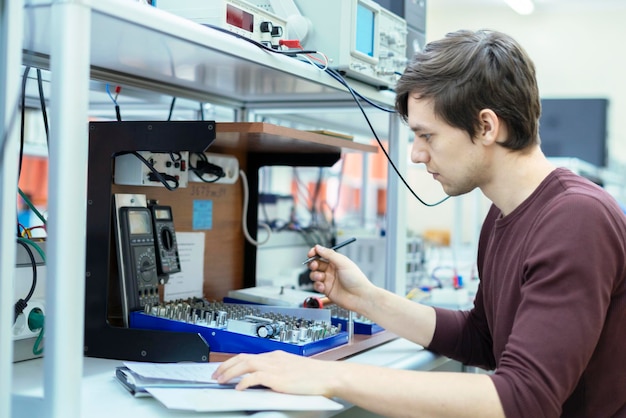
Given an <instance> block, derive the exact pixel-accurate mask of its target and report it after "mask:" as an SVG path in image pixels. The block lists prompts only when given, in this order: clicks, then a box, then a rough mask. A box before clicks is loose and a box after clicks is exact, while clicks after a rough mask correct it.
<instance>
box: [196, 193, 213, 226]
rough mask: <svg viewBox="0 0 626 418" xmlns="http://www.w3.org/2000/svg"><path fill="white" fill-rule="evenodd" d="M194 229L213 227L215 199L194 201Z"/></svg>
mask: <svg viewBox="0 0 626 418" xmlns="http://www.w3.org/2000/svg"><path fill="white" fill-rule="evenodd" d="M191 224H192V228H193V230H194V231H195V230H200V229H213V201H212V200H194V201H193V216H192V222H191Z"/></svg>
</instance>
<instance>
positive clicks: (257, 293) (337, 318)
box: [224, 286, 384, 335]
mask: <svg viewBox="0 0 626 418" xmlns="http://www.w3.org/2000/svg"><path fill="white" fill-rule="evenodd" d="M321 296H323V295H320V294H319V293H314V292H308V291H302V290H294V289H288V288H283V287H280V288H279V287H271V286H260V287H251V288H247V289H240V290H231V291H229V292H228V296H227V297H225V298H224V302H229V303H240V304H241V303H245V304H252V305H255V306H265V305H272V304H273V305H281V306H292V307H296V306H303V303H304V300H305V299H306V298H308V297H313V298H319V297H321ZM319 310H328V311H330V316H331V324H333V325H335V326H337V327H341V329H344V330H347V329H348V320H349V313H350V312H349V311H348V310H346V309H343V308H341V307H339V306H338V305H336V304H334V303H330V304H327V305H324V307H323V309H319ZM352 315H353V332H354V333H355V334H361V335H372V334H376V333H377V332H381V331H384V328H383V327H381V326H380V325H378V324H376V323H374V322H372V321H371V320H369V319H368V318H366V317H364V316H362V315H358V314H356V313H354V312H353V313H352Z"/></svg>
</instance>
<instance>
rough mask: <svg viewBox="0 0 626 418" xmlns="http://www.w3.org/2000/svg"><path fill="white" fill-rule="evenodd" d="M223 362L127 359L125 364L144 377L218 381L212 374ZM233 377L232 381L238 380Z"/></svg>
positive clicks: (197, 381)
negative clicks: (167, 361)
mask: <svg viewBox="0 0 626 418" xmlns="http://www.w3.org/2000/svg"><path fill="white" fill-rule="evenodd" d="M220 364H221V363H219V362H209V363H143V362H136V361H125V362H124V366H126V367H128V368H129V369H130V370H132V371H133V372H134V373H136V374H138V375H140V376H141V377H144V378H150V379H165V380H170V381H177V382H195V383H217V380H215V379H213V378H212V377H211V376H212V375H213V372H215V370H216V369H217V368H218V366H219V365H220ZM238 380H239V379H233V381H231V382H230V383H234V382H237V381H238Z"/></svg>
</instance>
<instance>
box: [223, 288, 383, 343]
mask: <svg viewBox="0 0 626 418" xmlns="http://www.w3.org/2000/svg"><path fill="white" fill-rule="evenodd" d="M224 302H226V303H239V304H249V305H261V303H259V302H250V301H247V300H242V299H237V298H233V297H225V298H224ZM330 323H331V324H333V325H334V326H339V325H341V329H342V330H344V331H348V320H347V319H345V318H339V317H336V316H333V317H331V318H330ZM384 330H385V328H383V327H381V326H380V325H378V324H376V323H373V322H362V321H359V320H358V319H355V320H354V333H355V334H359V335H373V334H376V333H377V332H381V331H384Z"/></svg>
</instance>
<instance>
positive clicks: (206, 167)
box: [189, 152, 226, 183]
mask: <svg viewBox="0 0 626 418" xmlns="http://www.w3.org/2000/svg"><path fill="white" fill-rule="evenodd" d="M191 155H195V156H196V157H198V160H197V161H196V165H193V164H192V163H191ZM191 155H190V156H189V169H190V170H191V171H192V172H193V173H194V174H195V175H196V176H198V178H199V179H200V181H202V182H204V183H215V182H216V181H218V180H219V179H221V178H224V177H226V172H224V169H223V168H222V167H220V166H218V165H216V164H213V163H210V162H209V160H208V158H207V156H206V155H204V153H202V152H194V153H192V154H191ZM205 174H211V175H213V176H215V178H214V179H212V180H207V179H205V178H204V175H205Z"/></svg>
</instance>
